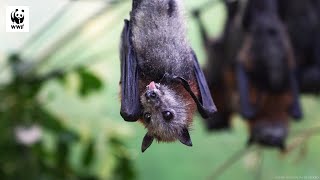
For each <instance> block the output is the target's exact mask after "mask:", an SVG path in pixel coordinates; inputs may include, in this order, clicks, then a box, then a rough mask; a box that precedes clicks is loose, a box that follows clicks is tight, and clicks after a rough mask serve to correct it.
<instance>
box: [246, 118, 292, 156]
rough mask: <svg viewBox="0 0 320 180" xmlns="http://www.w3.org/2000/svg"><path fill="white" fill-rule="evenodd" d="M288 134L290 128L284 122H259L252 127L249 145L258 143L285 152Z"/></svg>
mask: <svg viewBox="0 0 320 180" xmlns="http://www.w3.org/2000/svg"><path fill="white" fill-rule="evenodd" d="M287 134H288V127H287V124H286V123H284V122H267V121H259V122H256V123H255V124H254V125H253V126H252V127H251V135H250V136H251V137H250V140H249V144H251V143H257V144H260V145H263V146H269V147H276V148H280V149H281V150H284V149H285V140H286V137H287Z"/></svg>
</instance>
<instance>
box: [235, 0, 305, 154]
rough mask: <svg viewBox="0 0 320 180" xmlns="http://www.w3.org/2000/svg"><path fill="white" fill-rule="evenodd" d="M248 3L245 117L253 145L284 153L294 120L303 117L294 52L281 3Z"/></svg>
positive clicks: (242, 72)
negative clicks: (289, 124)
mask: <svg viewBox="0 0 320 180" xmlns="http://www.w3.org/2000/svg"><path fill="white" fill-rule="evenodd" d="M248 3H249V4H248V6H247V9H246V11H247V12H246V14H245V19H244V23H243V25H244V28H245V29H246V32H247V34H246V38H245V41H244V44H243V48H242V49H241V51H240V53H239V57H238V60H239V61H238V64H237V78H238V87H239V94H240V102H241V108H242V111H241V113H242V115H243V116H244V117H245V118H247V119H248V120H249V130H250V138H249V143H250V144H251V143H258V144H261V145H266V146H272V147H278V148H281V149H284V148H285V140H286V137H287V133H288V122H289V119H290V116H291V117H293V118H296V119H299V118H301V116H302V113H301V109H300V103H299V97H298V90H297V82H296V77H295V75H294V70H295V69H294V68H295V66H294V58H293V52H292V48H291V44H290V41H289V37H288V35H287V32H286V31H285V28H284V26H283V24H282V22H281V21H280V18H279V17H278V11H277V1H276V0H263V1H261V0H249V2H248Z"/></svg>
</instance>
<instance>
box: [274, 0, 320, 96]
mask: <svg viewBox="0 0 320 180" xmlns="http://www.w3.org/2000/svg"><path fill="white" fill-rule="evenodd" d="M279 7H280V8H279V12H280V15H281V17H282V19H283V21H284V22H285V24H286V26H287V29H288V32H289V35H290V40H291V42H292V45H293V49H294V53H295V54H294V55H295V59H296V64H297V76H298V84H299V87H300V89H301V92H302V93H312V94H315V93H320V1H319V0H305V1H300V0H279Z"/></svg>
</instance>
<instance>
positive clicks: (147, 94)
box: [145, 90, 158, 99]
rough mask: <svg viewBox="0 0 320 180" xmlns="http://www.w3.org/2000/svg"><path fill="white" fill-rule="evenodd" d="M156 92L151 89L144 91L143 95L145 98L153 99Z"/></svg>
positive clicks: (155, 96)
mask: <svg viewBox="0 0 320 180" xmlns="http://www.w3.org/2000/svg"><path fill="white" fill-rule="evenodd" d="M157 96H158V95H157V93H156V92H154V91H153V90H149V91H147V92H146V93H145V97H146V98H147V99H155V98H157Z"/></svg>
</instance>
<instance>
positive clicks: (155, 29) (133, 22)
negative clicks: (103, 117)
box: [120, 0, 216, 152]
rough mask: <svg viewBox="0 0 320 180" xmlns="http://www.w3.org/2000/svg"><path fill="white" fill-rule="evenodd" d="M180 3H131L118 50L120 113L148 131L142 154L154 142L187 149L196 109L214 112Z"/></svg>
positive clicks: (144, 0) (156, 0) (206, 115)
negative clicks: (189, 41) (176, 145)
mask: <svg viewBox="0 0 320 180" xmlns="http://www.w3.org/2000/svg"><path fill="white" fill-rule="evenodd" d="M181 3H182V1H181V0H161V1H159V0H133V5H132V11H131V13H130V21H128V20H125V26H124V29H123V32H122V38H121V39H122V42H121V49H120V59H121V82H120V84H121V111H120V114H121V116H122V117H123V119H124V120H125V121H131V122H133V121H137V120H139V121H140V122H141V123H142V124H143V125H144V126H145V127H146V129H147V130H148V132H147V133H146V135H145V137H144V138H143V142H142V147H141V150H142V152H144V151H145V150H146V149H147V148H148V147H149V146H150V145H151V144H152V142H153V140H154V139H156V140H157V141H162V142H172V141H176V140H179V141H180V142H181V143H183V144H185V145H187V146H192V142H191V138H190V135H189V128H190V125H191V123H192V119H193V115H194V112H195V110H196V108H197V109H198V111H199V113H200V115H201V116H202V117H203V118H210V117H212V116H213V114H214V112H215V111H216V107H215V105H214V103H213V100H212V97H211V95H210V91H209V88H208V86H207V83H206V80H205V77H204V75H203V72H202V70H201V69H200V66H199V63H198V60H197V58H196V55H195V53H194V52H193V50H192V48H191V47H190V45H189V43H188V42H187V39H186V32H185V24H184V23H185V22H184V21H185V20H184V19H183V9H182V4H181Z"/></svg>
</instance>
